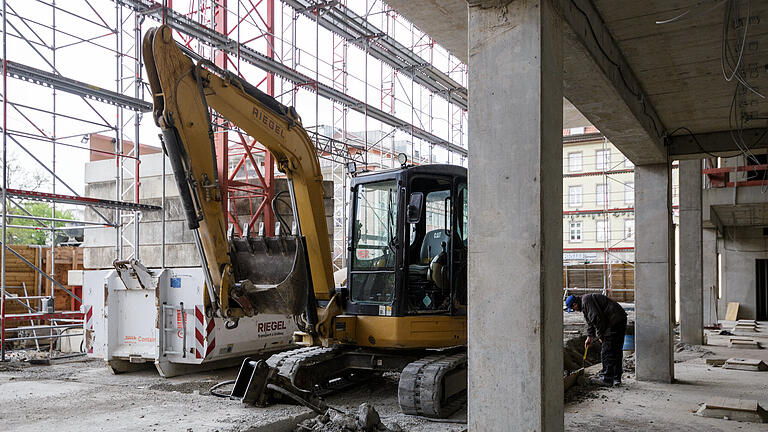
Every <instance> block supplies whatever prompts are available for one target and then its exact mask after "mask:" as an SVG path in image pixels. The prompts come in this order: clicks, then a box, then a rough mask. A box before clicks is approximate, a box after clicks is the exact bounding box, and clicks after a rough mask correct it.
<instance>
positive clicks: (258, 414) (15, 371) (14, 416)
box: [0, 359, 466, 432]
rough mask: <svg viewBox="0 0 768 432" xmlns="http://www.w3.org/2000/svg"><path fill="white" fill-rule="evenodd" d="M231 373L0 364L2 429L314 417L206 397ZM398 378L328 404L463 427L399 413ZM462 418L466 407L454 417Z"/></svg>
mask: <svg viewBox="0 0 768 432" xmlns="http://www.w3.org/2000/svg"><path fill="white" fill-rule="evenodd" d="M236 375H237V369H236V368H231V369H223V370H219V371H212V372H201V373H196V374H193V375H187V376H181V377H174V378H168V379H166V378H161V377H160V376H159V375H158V374H157V372H156V371H155V370H154V368H148V369H147V370H142V371H138V372H132V373H127V374H121V375H113V374H112V373H111V372H110V371H109V369H107V368H106V367H105V365H104V362H102V361H99V360H85V359H79V360H70V361H66V362H54V363H53V364H52V365H47V366H36V365H29V364H28V363H0V422H1V423H2V425H3V427H2V430H3V432H13V431H30V430H56V431H57V432H70V431H71V432H82V431H83V430H89V431H90V430H93V431H126V432H128V431H130V432H135V431H137V430H141V431H151V432H160V431H181V432H202V431H219V432H234V431H289V430H293V429H294V428H295V427H296V425H297V424H298V423H299V422H301V421H302V420H304V419H307V418H310V417H312V416H314V413H312V412H311V411H310V410H308V409H307V408H304V407H301V406H296V405H275V406H271V407H268V408H257V407H250V406H244V405H242V404H240V403H238V402H235V401H231V400H229V399H222V398H216V397H213V396H211V395H209V394H208V389H209V388H210V387H211V386H212V385H213V384H215V383H218V382H221V381H225V380H231V379H234V378H235V376H236ZM397 378H398V376H397V374H386V375H384V376H382V377H377V378H373V379H371V380H369V381H368V382H366V383H364V384H362V385H360V386H358V387H355V388H352V389H349V390H347V391H345V392H343V393H339V394H335V395H331V396H329V397H328V398H327V403H328V404H329V405H331V406H333V407H336V408H339V409H341V410H344V411H346V412H356V410H357V409H358V406H359V405H360V403H361V402H369V403H370V404H372V405H373V406H375V407H376V410H377V411H378V413H379V415H380V416H381V420H382V422H383V423H385V424H387V425H390V426H391V425H395V424H397V425H399V427H401V428H402V429H403V430H406V431H413V432H437V431H455V432H459V431H462V430H464V429H465V426H464V425H462V424H453V423H442V422H438V423H435V422H431V421H427V420H425V419H420V418H417V417H411V416H406V415H404V414H402V413H401V412H400V410H399V407H398V405H397ZM465 418H466V409H462V410H460V412H458V413H456V414H455V415H454V417H453V419H458V420H461V419H465ZM84 428H86V429H84Z"/></svg>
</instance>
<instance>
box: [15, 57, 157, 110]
mask: <svg viewBox="0 0 768 432" xmlns="http://www.w3.org/2000/svg"><path fill="white" fill-rule="evenodd" d="M5 63H6V64H8V75H10V76H11V77H14V78H18V79H20V80H24V81H27V82H30V83H34V84H39V85H42V86H45V87H51V88H54V89H56V90H61V91H64V92H67V93H71V94H74V95H77V96H82V97H86V98H89V99H93V100H96V101H99V102H104V103H106V104H110V105H115V106H119V107H122V108H126V109H130V110H133V111H141V112H149V111H152V104H151V103H149V102H146V101H143V100H141V99H136V98H133V97H130V96H126V95H122V94H120V93H116V92H113V91H111V90H106V89H103V88H101V87H98V86H95V85H93V84H88V83H84V82H82V81H77V80H73V79H70V78H66V77H63V76H61V75H58V74H54V73H51V72H46V71H43V70H40V69H37V68H34V67H32V66H27V65H24V64H21V63H17V62H13V61H10V60H8V61H6V62H5ZM0 70H2V63H0Z"/></svg>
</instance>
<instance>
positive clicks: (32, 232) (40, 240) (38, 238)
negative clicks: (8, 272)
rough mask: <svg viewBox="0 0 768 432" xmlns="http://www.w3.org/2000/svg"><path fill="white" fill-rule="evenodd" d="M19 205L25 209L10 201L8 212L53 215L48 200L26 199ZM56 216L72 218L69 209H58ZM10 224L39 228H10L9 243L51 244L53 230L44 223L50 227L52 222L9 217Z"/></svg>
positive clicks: (59, 225)
mask: <svg viewBox="0 0 768 432" xmlns="http://www.w3.org/2000/svg"><path fill="white" fill-rule="evenodd" d="M19 205H20V206H21V207H22V208H23V210H22V209H21V208H19V207H17V206H16V205H14V204H13V203H11V202H9V203H8V214H9V215H22V216H29V215H30V214H31V215H32V216H37V217H45V218H50V217H51V204H49V203H47V202H40V201H26V202H21V203H19ZM56 218H57V219H72V214H71V212H70V211H69V210H64V211H61V210H56ZM8 225H23V226H29V227H36V228H38V229H30V228H8V229H7V232H6V236H7V239H8V244H9V245H13V244H17V245H50V244H51V230H50V229H48V228H45V227H43V225H46V226H48V227H50V226H51V222H47V221H36V220H32V219H21V218H12V217H8ZM53 225H54V226H56V227H64V226H65V225H66V223H64V222H54V223H53Z"/></svg>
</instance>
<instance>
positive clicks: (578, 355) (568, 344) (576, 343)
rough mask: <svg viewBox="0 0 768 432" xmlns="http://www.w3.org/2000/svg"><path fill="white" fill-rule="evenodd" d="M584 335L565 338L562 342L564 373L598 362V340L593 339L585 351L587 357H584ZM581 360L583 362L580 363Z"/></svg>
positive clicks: (599, 347)
mask: <svg viewBox="0 0 768 432" xmlns="http://www.w3.org/2000/svg"><path fill="white" fill-rule="evenodd" d="M586 339H587V337H586V336H583V335H582V336H576V337H572V338H570V339H568V340H566V341H565V342H564V343H563V369H564V371H565V373H566V374H569V373H571V372H573V371H575V370H578V369H580V368H582V367H586V366H592V365H593V364H597V363H600V349H601V347H602V346H601V345H600V342H599V341H593V342H592V345H590V347H589V351H587V359H586V360H583V358H584V341H585V340H586ZM582 362H583V363H584V364H582Z"/></svg>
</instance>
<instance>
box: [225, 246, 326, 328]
mask: <svg viewBox="0 0 768 432" xmlns="http://www.w3.org/2000/svg"><path fill="white" fill-rule="evenodd" d="M230 245H231V253H230V256H231V259H232V265H233V271H234V276H235V278H234V280H235V281H237V282H236V283H235V287H234V288H233V289H232V290H231V291H230V294H231V297H232V299H233V300H235V301H236V302H237V303H239V304H240V306H241V307H242V308H243V310H244V311H245V312H246V315H255V314H260V313H274V314H285V315H300V314H301V313H303V312H304V311H305V310H306V307H307V295H308V292H309V289H310V288H309V284H310V283H311V278H310V274H309V267H308V265H307V254H306V246H305V244H304V238H303V237H298V236H275V237H266V236H265V237H233V238H231V239H230Z"/></svg>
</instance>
